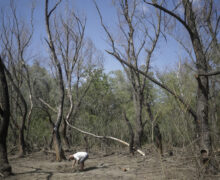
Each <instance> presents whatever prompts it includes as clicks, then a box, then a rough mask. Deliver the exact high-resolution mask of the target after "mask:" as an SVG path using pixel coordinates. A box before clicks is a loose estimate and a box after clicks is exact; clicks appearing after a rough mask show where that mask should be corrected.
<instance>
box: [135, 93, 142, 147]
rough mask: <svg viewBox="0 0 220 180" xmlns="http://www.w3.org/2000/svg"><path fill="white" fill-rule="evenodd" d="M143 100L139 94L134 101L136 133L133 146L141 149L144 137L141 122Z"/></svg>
mask: <svg viewBox="0 0 220 180" xmlns="http://www.w3.org/2000/svg"><path fill="white" fill-rule="evenodd" d="M141 98H143V97H142V96H141V95H140V94H139V93H137V94H136V99H135V103H134V105H135V111H136V131H135V137H134V143H135V146H137V147H141V145H142V141H143V135H144V126H143V122H142V111H143V101H142V100H141Z"/></svg>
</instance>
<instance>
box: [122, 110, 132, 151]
mask: <svg viewBox="0 0 220 180" xmlns="http://www.w3.org/2000/svg"><path fill="white" fill-rule="evenodd" d="M123 115H124V119H125V121H126V123H127V126H128V130H129V135H130V143H129V152H130V153H131V154H132V155H134V151H135V148H134V132H133V129H132V126H131V123H130V121H129V120H128V118H127V116H126V113H125V112H123Z"/></svg>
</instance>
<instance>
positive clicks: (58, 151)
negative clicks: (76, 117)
mask: <svg viewBox="0 0 220 180" xmlns="http://www.w3.org/2000/svg"><path fill="white" fill-rule="evenodd" d="M60 2H61V1H58V2H57V3H56V4H55V6H54V7H53V8H52V9H51V10H50V11H49V12H48V0H45V22H46V30H47V35H48V41H47V43H48V46H49V48H50V51H51V54H52V60H53V62H54V64H55V68H56V70H57V78H58V87H59V95H60V97H59V102H58V108H57V109H58V113H57V121H56V123H55V127H54V136H53V141H54V145H55V151H56V160H57V161H61V160H62V159H66V158H65V155H64V151H63V149H62V145H61V139H60V132H59V128H60V125H61V122H62V118H63V105H64V82H63V74H62V68H61V64H60V62H59V60H58V57H57V54H56V50H55V47H54V42H53V39H52V35H51V30H50V22H49V19H50V16H51V14H52V13H53V11H54V10H55V9H56V8H57V6H58V5H59V4H60Z"/></svg>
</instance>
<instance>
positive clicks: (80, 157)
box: [69, 152, 89, 171]
mask: <svg viewBox="0 0 220 180" xmlns="http://www.w3.org/2000/svg"><path fill="white" fill-rule="evenodd" d="M88 157H89V155H88V153H87V152H77V153H75V154H72V155H70V156H69V160H74V162H73V165H72V167H74V166H75V164H76V162H77V163H78V164H80V170H82V171H83V170H84V162H85V161H86V160H87V159H88Z"/></svg>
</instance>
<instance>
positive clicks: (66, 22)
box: [55, 9, 86, 148]
mask: <svg viewBox="0 0 220 180" xmlns="http://www.w3.org/2000/svg"><path fill="white" fill-rule="evenodd" d="M66 11H67V13H68V14H69V16H68V18H66V19H64V18H63V17H62V16H61V18H60V19H61V22H60V23H56V22H55V31H56V40H55V46H56V47H55V48H56V49H57V51H58V52H59V53H60V54H61V57H62V64H63V67H64V74H65V75H64V79H65V82H66V84H65V87H66V88H67V89H66V90H67V97H68V101H69V108H68V110H67V113H66V114H64V117H63V118H64V120H63V121H62V128H61V135H62V139H63V142H64V145H65V146H66V147H67V148H69V147H70V144H69V140H68V138H67V124H66V120H67V121H69V120H70V118H71V117H73V116H75V114H76V113H77V111H78V108H79V105H80V98H79V96H78V94H77V92H76V91H73V89H72V86H73V78H72V77H73V76H75V78H76V79H77V80H76V86H77V87H78V86H79V79H80V78H81V77H80V76H81V74H80V73H79V71H80V70H81V67H80V64H81V63H82V61H83V59H84V58H82V57H81V53H82V52H81V51H82V48H83V46H84V32H85V24H86V20H81V19H80V18H79V17H77V15H76V14H75V13H74V12H73V11H71V10H69V9H67V10H66ZM75 25H77V26H75ZM73 93H75V94H76V96H75V99H74V98H73ZM82 94H83V93H82ZM73 119H74V117H73Z"/></svg>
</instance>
